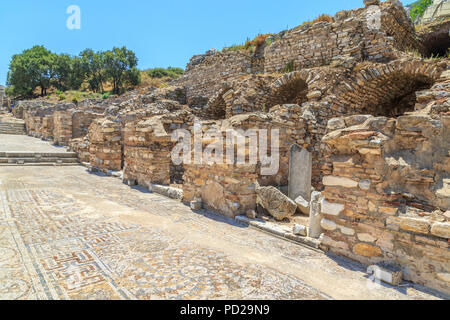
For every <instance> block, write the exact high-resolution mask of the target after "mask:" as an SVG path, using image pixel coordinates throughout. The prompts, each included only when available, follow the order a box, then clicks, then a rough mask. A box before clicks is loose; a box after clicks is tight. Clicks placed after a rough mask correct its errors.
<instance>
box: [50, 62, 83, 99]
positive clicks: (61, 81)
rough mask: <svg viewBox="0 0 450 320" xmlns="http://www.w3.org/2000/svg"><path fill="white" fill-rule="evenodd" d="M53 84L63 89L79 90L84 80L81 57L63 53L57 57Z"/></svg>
mask: <svg viewBox="0 0 450 320" xmlns="http://www.w3.org/2000/svg"><path fill="white" fill-rule="evenodd" d="M54 70H55V79H54V82H53V86H54V87H55V88H56V89H58V90H61V91H66V90H69V89H72V90H78V89H79V88H80V87H81V84H82V83H83V81H84V72H83V69H82V64H81V58H79V57H72V56H70V55H68V54H61V55H58V56H56V58H55V65H54Z"/></svg>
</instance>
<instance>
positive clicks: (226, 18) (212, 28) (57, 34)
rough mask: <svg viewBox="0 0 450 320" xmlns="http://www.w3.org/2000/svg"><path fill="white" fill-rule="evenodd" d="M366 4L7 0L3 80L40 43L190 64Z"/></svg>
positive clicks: (0, 54)
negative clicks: (77, 25) (73, 19)
mask: <svg viewBox="0 0 450 320" xmlns="http://www.w3.org/2000/svg"><path fill="white" fill-rule="evenodd" d="M410 2H412V1H404V3H410ZM70 5H77V6H79V7H80V9H81V29H80V30H69V29H67V27H66V20H67V19H68V17H69V14H67V13H66V10H67V8H68V7H69V6H70ZM362 6H363V0H342V1H337V0H313V1H304V0H277V1H273V0H227V1H217V0H163V1H161V0H159V1H153V0H147V1H144V0H139V1H138V0H125V1H124V0H70V1H66V0H40V1H36V0H13V1H3V0H2V1H0V84H5V82H6V74H7V72H8V65H9V61H10V59H11V56H12V55H13V54H16V53H20V52H22V51H23V50H25V49H28V48H31V47H32V46H34V45H44V46H45V47H47V48H48V49H50V50H52V51H53V52H56V53H70V54H78V53H79V52H81V51H82V50H84V49H86V48H92V49H94V50H107V49H111V48H112V47H114V46H123V45H125V46H127V47H128V48H129V49H131V50H134V51H135V52H136V54H137V56H138V58H139V68H141V69H146V68H153V67H168V66H172V67H183V68H184V67H185V65H186V63H187V62H188V61H189V58H190V57H191V56H193V55H194V54H199V53H204V52H205V51H207V50H209V49H211V48H216V49H221V48H223V47H224V46H230V45H233V44H239V43H243V42H245V40H246V38H247V37H249V38H253V37H254V36H256V35H257V34H259V33H269V32H271V33H276V32H279V31H282V30H284V29H287V28H292V27H294V26H297V25H299V24H301V23H302V22H304V21H306V20H311V19H314V18H315V17H317V16H318V15H319V14H321V13H327V14H330V15H334V14H335V13H336V12H338V11H340V10H346V9H354V8H358V7H362Z"/></svg>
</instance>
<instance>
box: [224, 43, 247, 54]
mask: <svg viewBox="0 0 450 320" xmlns="http://www.w3.org/2000/svg"><path fill="white" fill-rule="evenodd" d="M244 49H245V45H243V44H235V45H232V46H231V47H225V48H223V49H222V51H223V52H229V51H241V50H244Z"/></svg>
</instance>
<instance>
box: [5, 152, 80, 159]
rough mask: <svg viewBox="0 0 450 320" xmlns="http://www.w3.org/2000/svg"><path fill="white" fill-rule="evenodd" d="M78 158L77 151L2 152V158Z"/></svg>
mask: <svg viewBox="0 0 450 320" xmlns="http://www.w3.org/2000/svg"><path fill="white" fill-rule="evenodd" d="M38 157H41V158H58V159H62V158H65V159H67V158H73V159H76V158H77V154H76V153H75V152H21V151H7V152H0V158H32V159H34V158H38Z"/></svg>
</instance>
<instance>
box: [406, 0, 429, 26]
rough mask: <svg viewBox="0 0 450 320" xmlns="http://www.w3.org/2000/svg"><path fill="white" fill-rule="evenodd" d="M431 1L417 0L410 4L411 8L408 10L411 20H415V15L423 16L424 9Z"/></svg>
mask: <svg viewBox="0 0 450 320" xmlns="http://www.w3.org/2000/svg"><path fill="white" fill-rule="evenodd" d="M432 3H433V0H418V1H416V2H414V3H413V4H412V8H411V10H410V11H409V15H410V16H411V19H412V20H413V21H416V19H417V17H421V16H423V14H424V13H425V10H427V8H428V7H429V6H430V5H431V4H432Z"/></svg>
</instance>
